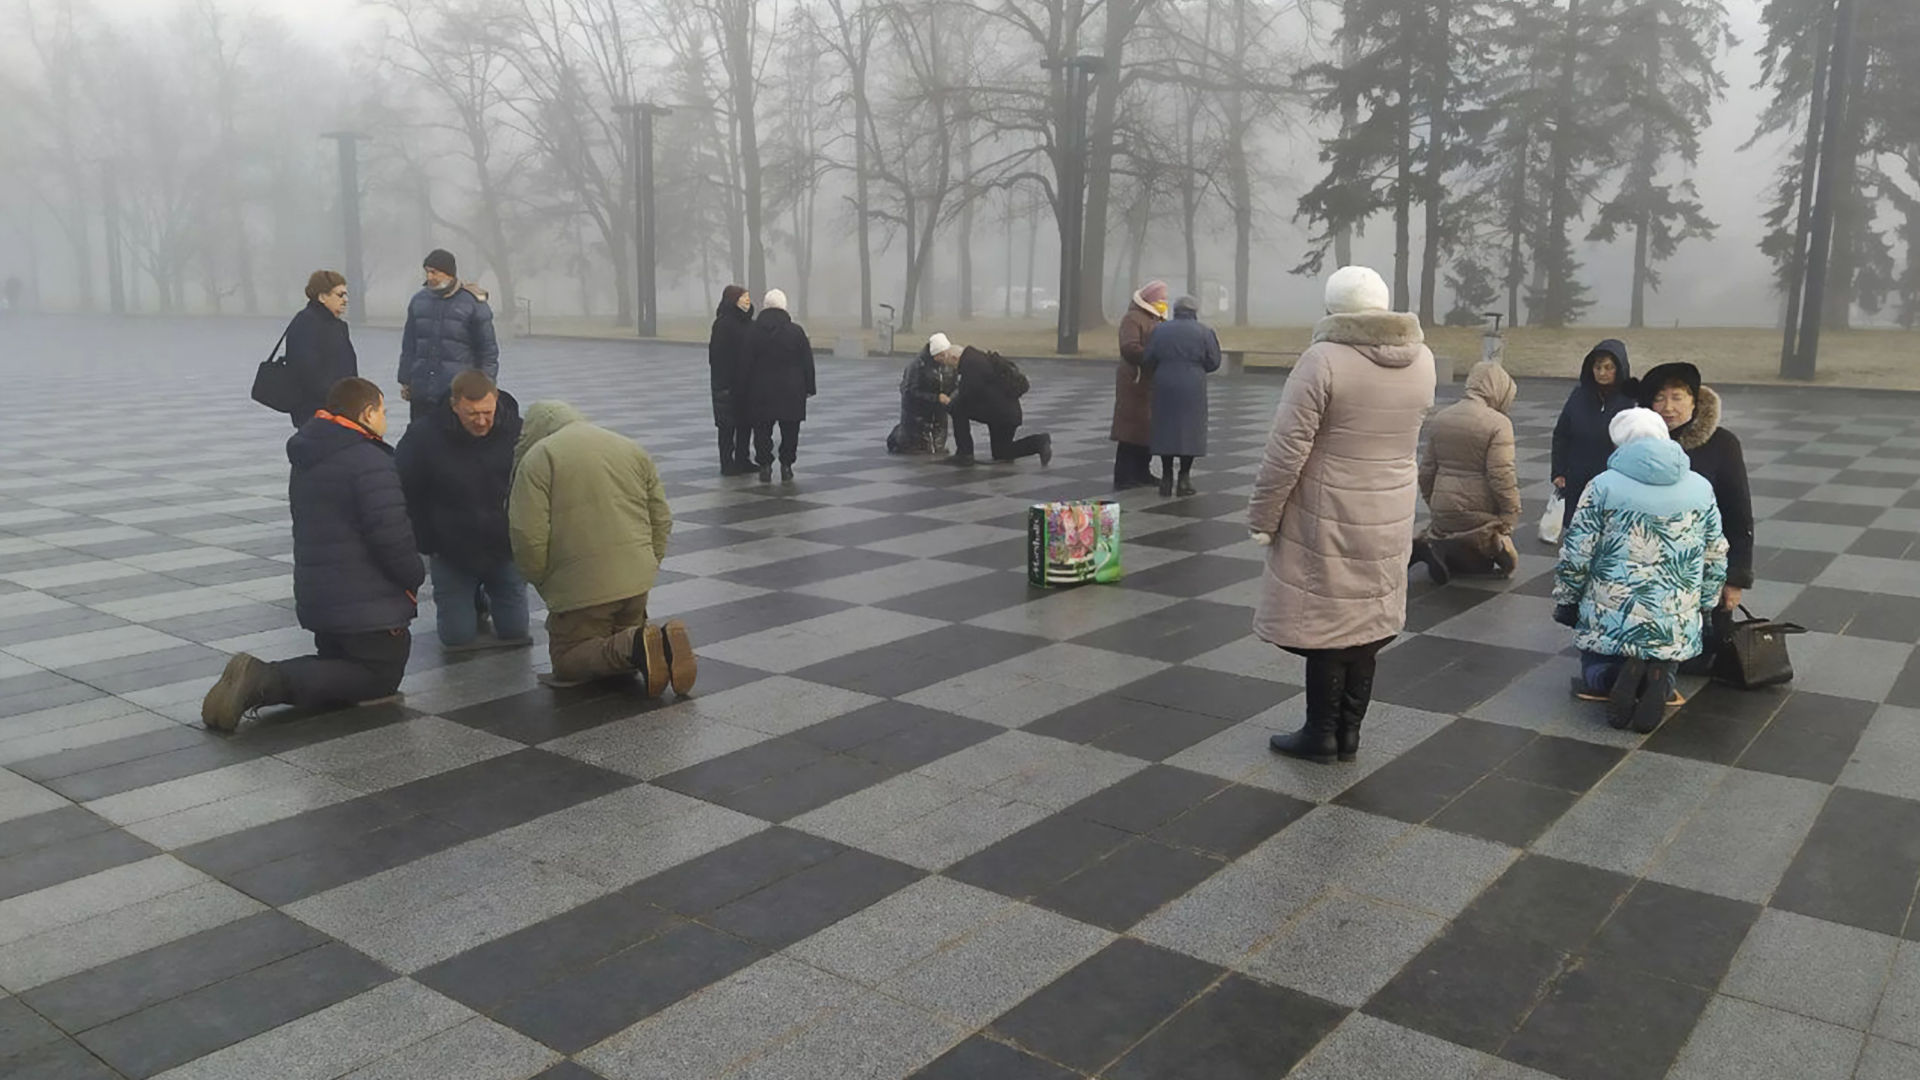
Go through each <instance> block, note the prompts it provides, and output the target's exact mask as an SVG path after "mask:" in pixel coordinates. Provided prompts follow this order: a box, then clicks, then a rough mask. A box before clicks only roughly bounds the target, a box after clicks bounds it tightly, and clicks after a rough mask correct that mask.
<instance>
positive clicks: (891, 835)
mask: <svg viewBox="0 0 1920 1080" xmlns="http://www.w3.org/2000/svg"><path fill="white" fill-rule="evenodd" d="M1047 813H1048V812H1047V810H1045V809H1044V808H1042V807H1039V806H1035V805H1034V804H1032V803H1026V802H1018V801H1016V800H1013V799H1005V798H1001V797H1000V796H998V795H989V794H986V793H985V792H972V793H969V794H967V795H963V796H961V797H960V798H959V799H956V800H954V801H953V802H950V803H948V804H947V805H945V806H943V807H940V808H939V809H938V810H935V811H933V812H932V813H929V814H927V815H925V816H924V817H920V818H916V819H914V820H913V821H910V822H907V823H906V824H904V825H901V826H899V827H898V828H896V829H893V830H892V831H890V832H886V833H882V834H881V835H879V836H876V837H873V838H872V839H870V840H863V841H862V842H861V844H860V846H861V847H863V848H865V849H866V850H868V851H871V852H873V853H874V854H875V855H884V856H886V857H887V858H889V859H895V860H898V861H900V862H903V863H906V864H907V865H909V866H917V867H919V868H920V869H922V870H935V871H937V870H945V869H946V868H947V867H949V866H952V865H953V864H954V863H956V862H959V861H960V860H961V859H964V858H966V857H967V856H969V855H972V854H973V853H974V852H976V851H980V850H981V849H983V848H986V847H988V846H990V845H992V844H996V843H998V842H1000V841H1001V840H1005V839H1006V838H1007V837H1009V836H1012V835H1013V834H1014V833H1017V832H1019V831H1020V830H1021V829H1024V828H1026V827H1027V826H1029V825H1032V824H1033V823H1034V822H1036V821H1039V820H1040V819H1041V818H1044V817H1046V816H1047Z"/></svg>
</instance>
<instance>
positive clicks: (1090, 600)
mask: <svg viewBox="0 0 1920 1080" xmlns="http://www.w3.org/2000/svg"><path fill="white" fill-rule="evenodd" d="M1133 550H1134V549H1129V550H1128V555H1129V556H1131V555H1132V553H1133ZM1127 565H1128V566H1129V568H1133V562H1132V560H1131V559H1129V560H1128V564H1127ZM1179 602H1180V601H1179V599H1178V598H1176V597H1171V596H1161V595H1159V594H1157V593H1144V592H1129V591H1127V590H1125V589H1098V590H1094V589H1082V590H1080V591H1079V592H1077V593H1075V594H1074V603H1071V604H1055V603H1052V602H1051V600H1050V599H1048V600H1034V601H1030V602H1028V603H1025V604H1021V605H1019V606H1017V607H1010V608H1007V609H1005V610H1003V611H995V612H992V613H990V614H987V615H982V616H980V617H978V618H975V619H970V620H968V622H967V625H969V626H981V627H985V628H986V629H988V630H1005V631H1007V632H1008V633H1010V634H1031V635H1033V636H1034V637H1043V638H1046V639H1047V640H1049V641H1068V640H1071V639H1073V638H1077V637H1082V636H1084V635H1086V634H1091V633H1093V632H1094V631H1095V630H1104V629H1106V628H1107V627H1109V626H1113V625H1115V624H1117V623H1123V622H1126V621H1127V620H1128V619H1137V618H1139V617H1140V616H1142V615H1151V614H1153V613H1154V612H1156V611H1159V610H1160V609H1162V608H1168V607H1172V606H1173V605H1174V604H1177V603H1179Z"/></svg>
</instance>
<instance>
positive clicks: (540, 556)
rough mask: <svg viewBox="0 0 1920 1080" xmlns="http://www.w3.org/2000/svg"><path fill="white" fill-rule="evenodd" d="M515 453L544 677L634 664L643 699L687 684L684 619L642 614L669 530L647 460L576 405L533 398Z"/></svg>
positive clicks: (518, 558) (574, 676)
mask: <svg viewBox="0 0 1920 1080" xmlns="http://www.w3.org/2000/svg"><path fill="white" fill-rule="evenodd" d="M514 459H515V460H514V475H513V490H512V494H511V496H510V497H509V500H508V505H507V521H508V526H509V529H510V531H511V533H512V539H513V558H514V562H515V563H516V564H517V565H518V566H519V567H520V573H521V574H522V575H523V576H525V577H526V579H527V581H528V582H530V583H531V584H532V585H533V587H534V588H535V589H537V590H538V591H539V593H540V598H541V599H542V600H544V601H546V604H547V638H548V645H547V647H548V650H549V652H550V655H551V657H552V660H553V681H554V682H555V683H559V684H569V683H581V682H587V681H590V680H593V679H602V678H607V677H610V676H614V675H625V674H630V673H636V672H637V673H638V674H640V675H641V676H642V677H643V678H645V680H646V686H647V694H648V696H650V697H652V696H657V695H659V694H661V693H663V692H664V691H665V690H666V688H667V686H668V685H669V684H671V685H672V687H673V691H674V693H676V694H685V693H686V692H687V691H689V690H691V689H693V680H694V675H695V671H696V668H695V661H694V656H693V643H692V642H691V641H690V640H688V637H687V628H686V626H685V625H684V624H683V623H681V622H680V620H678V619H669V620H667V622H666V623H665V624H664V625H660V626H655V625H653V624H651V623H649V622H648V621H647V592H648V591H649V590H651V589H652V588H653V582H654V578H655V577H656V576H657V575H658V574H659V572H660V561H661V560H662V559H664V558H666V556H667V535H668V534H669V533H670V532H672V531H673V513H672V511H671V510H669V509H668V507H667V495H666V490H665V489H664V488H663V487H662V486H661V483H660V473H659V472H658V471H657V470H656V469H655V468H654V465H653V458H651V457H649V456H648V455H647V452H646V451H645V450H642V449H641V448H640V447H639V446H638V445H637V444H635V443H634V442H633V440H631V439H628V438H626V437H625V436H622V435H618V434H616V433H614V432H611V431H608V430H607V429H605V428H602V427H596V426H594V425H593V424H589V423H587V421H586V418H585V417H583V416H581V415H580V414H579V413H578V412H577V411H575V410H574V408H573V406H571V405H568V404H566V403H564V402H558V401H542V402H538V403H536V404H534V405H533V407H532V408H530V409H528V410H527V415H526V420H525V423H524V425H523V427H522V430H521V433H520V443H519V445H518V446H517V447H516V448H515V449H514Z"/></svg>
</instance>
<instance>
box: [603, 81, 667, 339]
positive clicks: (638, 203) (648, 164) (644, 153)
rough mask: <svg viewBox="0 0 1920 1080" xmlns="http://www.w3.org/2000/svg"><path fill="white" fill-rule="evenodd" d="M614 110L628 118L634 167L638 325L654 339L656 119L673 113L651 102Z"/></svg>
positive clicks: (656, 321)
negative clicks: (654, 132) (654, 157)
mask: <svg viewBox="0 0 1920 1080" xmlns="http://www.w3.org/2000/svg"><path fill="white" fill-rule="evenodd" d="M613 109H614V111H615V112H617V113H619V114H620V115H622V116H625V117H626V118H627V139H628V142H627V147H628V150H629V157H630V158H631V160H632V164H633V179H634V184H633V188H634V214H633V221H634V229H633V233H634V252H635V258H634V268H633V269H634V274H633V276H634V279H635V282H636V284H637V285H638V287H639V297H638V300H639V306H638V308H637V309H636V310H635V311H634V317H635V320H636V321H637V322H638V323H639V336H641V337H643V338H645V337H654V336H656V335H658V334H659V333H660V287H659V285H660V281H659V249H658V247H657V244H658V239H659V233H658V232H657V230H656V228H655V215H654V200H653V118H654V117H656V116H667V115H670V114H671V113H672V112H673V110H672V109H669V108H667V107H666V106H664V105H655V104H654V103H652V102H650V101H643V102H640V103H639V104H636V105H615V106H614V107H613Z"/></svg>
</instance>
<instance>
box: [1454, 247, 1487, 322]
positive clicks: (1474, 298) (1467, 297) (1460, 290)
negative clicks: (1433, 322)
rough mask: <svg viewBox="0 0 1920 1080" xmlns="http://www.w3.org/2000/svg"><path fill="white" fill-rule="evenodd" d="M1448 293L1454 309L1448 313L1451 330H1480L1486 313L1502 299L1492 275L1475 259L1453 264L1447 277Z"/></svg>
mask: <svg viewBox="0 0 1920 1080" xmlns="http://www.w3.org/2000/svg"><path fill="white" fill-rule="evenodd" d="M1447 290H1448V291H1449V292H1451V293H1453V309H1452V310H1450V311H1448V312H1447V325H1448V326H1479V325H1480V324H1481V323H1482V322H1483V321H1485V319H1486V312H1487V311H1488V310H1489V309H1490V308H1492V307H1493V305H1494V304H1495V303H1496V302H1497V301H1498V300H1499V299H1500V287H1499V285H1498V284H1496V283H1495V281H1494V277H1493V271H1492V270H1489V269H1488V268H1487V266H1486V264H1485V263H1482V262H1481V261H1480V260H1479V259H1478V258H1475V257H1474V256H1472V255H1463V256H1461V257H1460V258H1458V259H1456V260H1454V264H1453V270H1452V271H1451V272H1450V273H1448V274H1447Z"/></svg>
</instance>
